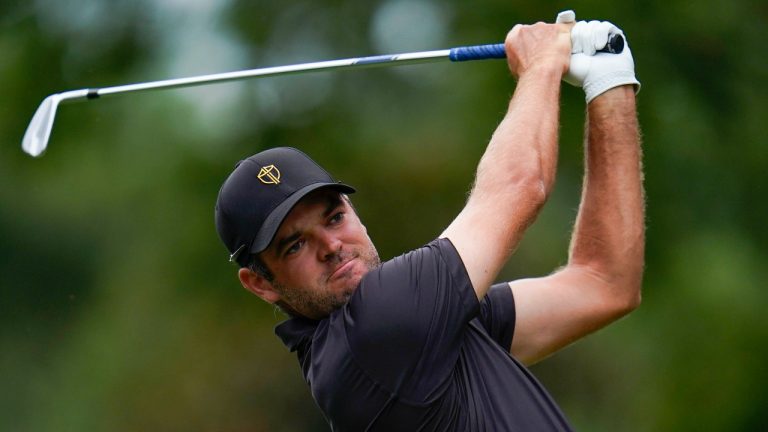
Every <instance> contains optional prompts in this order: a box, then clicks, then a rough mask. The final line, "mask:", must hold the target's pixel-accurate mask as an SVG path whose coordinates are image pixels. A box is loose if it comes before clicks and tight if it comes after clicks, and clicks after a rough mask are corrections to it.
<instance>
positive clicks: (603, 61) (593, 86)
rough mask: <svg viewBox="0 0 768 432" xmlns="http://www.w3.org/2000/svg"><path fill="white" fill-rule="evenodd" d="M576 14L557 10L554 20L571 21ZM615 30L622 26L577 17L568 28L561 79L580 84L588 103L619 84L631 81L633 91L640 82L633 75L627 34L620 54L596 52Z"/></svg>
mask: <svg viewBox="0 0 768 432" xmlns="http://www.w3.org/2000/svg"><path fill="white" fill-rule="evenodd" d="M575 18H576V17H575V14H573V13H572V12H571V13H570V14H565V13H560V14H559V15H558V17H557V22H558V23H561V22H564V23H565V22H573V20H575ZM614 34H620V35H622V36H624V33H623V32H622V31H621V29H619V28H618V27H616V26H615V25H613V24H611V23H610V22H607V21H589V22H586V21H579V22H577V23H576V25H574V26H573V29H571V64H570V67H569V68H568V73H567V74H566V76H565V77H564V78H563V79H564V80H565V82H567V83H569V84H571V85H574V86H576V87H582V88H583V89H584V93H585V95H586V100H587V103H589V102H591V101H592V99H594V98H595V97H597V96H598V95H600V94H602V93H604V92H606V91H608V90H610V89H612V88H614V87H618V86H621V85H626V84H633V85H634V86H635V91H636V92H638V91H640V82H639V81H638V80H637V78H635V62H634V60H633V59H632V51H631V50H630V49H629V44H628V43H627V41H626V37H625V38H624V50H623V51H622V52H621V53H620V54H609V53H601V52H597V51H598V50H600V49H602V48H604V47H605V45H606V44H607V43H608V38H609V37H610V36H612V35H614Z"/></svg>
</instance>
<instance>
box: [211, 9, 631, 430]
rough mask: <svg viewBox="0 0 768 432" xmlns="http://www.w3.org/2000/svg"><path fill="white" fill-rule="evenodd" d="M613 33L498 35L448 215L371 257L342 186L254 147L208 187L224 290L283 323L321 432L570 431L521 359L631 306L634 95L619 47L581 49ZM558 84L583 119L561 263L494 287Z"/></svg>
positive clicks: (515, 233) (551, 167)
mask: <svg viewBox="0 0 768 432" xmlns="http://www.w3.org/2000/svg"><path fill="white" fill-rule="evenodd" d="M620 33H621V31H620V30H619V29H617V28H616V27H615V26H613V25H612V24H610V23H607V22H597V21H592V22H588V23H587V22H579V23H577V24H576V25H575V26H573V24H562V23H556V24H544V23H537V24H534V25H530V26H523V25H518V26H515V27H514V28H513V29H512V30H511V31H510V32H509V34H508V36H507V38H506V41H505V49H506V54H507V58H508V65H509V70H510V71H511V72H512V74H513V75H514V76H515V77H516V78H517V85H516V88H515V92H514V95H513V97H512V100H511V102H510V104H509V110H508V111H507V113H506V115H505V116H504V118H503V120H502V121H501V123H500V125H499V126H498V128H497V129H496V131H495V133H494V134H493V137H492V138H491V140H490V143H489V144H488V147H487V149H486V151H485V154H484V155H483V157H482V159H481V160H480V162H479V165H478V167H477V174H476V178H475V182H474V185H473V186H472V189H471V193H470V195H469V198H468V199H467V203H466V206H465V207H464V208H463V210H462V211H461V212H460V213H459V214H458V215H457V216H456V218H455V219H454V220H453V221H452V222H451V223H450V225H449V226H448V227H447V228H446V229H445V230H444V231H443V232H442V234H439V236H438V237H437V238H436V239H435V240H434V241H432V242H430V243H429V244H427V245H425V246H423V247H420V248H417V249H415V250H413V251H410V252H408V253H405V254H403V255H401V256H399V257H396V258H394V259H391V260H389V261H386V262H383V263H382V262H380V261H379V257H378V254H377V252H376V248H375V247H374V245H373V244H372V242H371V240H370V238H369V237H368V235H367V233H366V228H365V225H363V223H362V222H361V221H360V219H359V218H358V216H357V214H356V212H355V209H354V207H353V206H352V204H351V202H350V198H349V195H350V194H352V193H353V192H355V189H353V188H352V187H351V186H349V185H347V184H344V183H340V182H337V181H336V180H334V179H333V178H332V176H331V175H330V174H328V173H327V172H326V171H325V170H324V169H323V168H321V167H320V166H319V165H317V164H316V163H315V162H314V161H312V160H311V159H310V158H309V157H307V156H306V155H305V154H303V153H301V152H300V151H298V150H295V149H291V148H274V149H270V150H266V151H263V152H261V153H259V154H256V155H254V156H251V157H249V158H247V159H245V160H243V161H241V162H240V163H239V164H238V165H237V167H236V168H235V170H234V171H233V172H232V174H231V175H230V176H229V178H228V179H227V180H226V182H225V183H224V185H223V186H222V188H221V190H220V192H219V196H218V200H217V205H216V226H217V230H218V232H219V235H220V237H221V239H222V240H223V242H224V244H225V245H226V246H227V248H228V250H229V252H230V254H231V256H230V258H231V260H233V261H236V262H237V263H238V264H239V265H240V269H239V272H238V276H239V279H240V282H241V283H242V285H243V286H244V287H245V288H246V289H248V290H249V291H251V292H253V293H254V294H256V295H257V296H259V297H260V298H262V299H263V300H265V301H267V302H268V303H271V304H275V305H277V306H279V307H280V308H281V309H282V310H283V311H284V312H285V313H286V314H287V315H288V316H289V318H288V319H287V321H285V322H283V323H281V324H279V325H278V326H277V328H276V330H275V331H276V333H277V335H278V336H279V337H280V338H281V339H282V341H283V342H284V343H285V345H286V346H287V347H288V349H290V350H291V351H295V352H296V353H297V356H298V360H299V364H300V366H301V368H302V371H303V374H304V377H305V379H306V381H307V383H308V385H309V388H310V390H311V392H312V396H313V397H314V399H315V401H316V402H317V404H318V406H319V407H320V409H321V410H322V413H323V415H324V416H325V418H326V420H327V421H328V423H329V424H330V426H331V429H333V430H336V431H417V430H419V431H441V432H443V431H461V432H465V431H512V430H521V431H534V430H536V431H539V430H570V426H569V424H568V420H567V419H566V418H565V416H564V415H563V413H562V412H561V410H560V409H559V408H558V406H557V405H556V403H555V402H554V401H553V399H552V398H551V397H550V395H549V394H548V393H547V391H546V390H545V389H544V388H543V387H542V385H541V384H540V383H539V382H538V381H537V380H536V378H534V377H533V376H532V375H531V373H530V372H529V371H528V370H527V369H526V367H525V365H530V364H532V363H535V362H537V361H539V360H541V359H542V358H544V357H546V356H548V355H550V354H552V353H553V352H555V351H557V350H559V349H560V348H562V347H564V346H566V345H568V344H570V343H572V342H574V341H575V340H577V339H579V338H581V337H583V336H585V335H586V334H588V333H590V332H593V331H595V330H597V329H599V328H601V327H603V326H605V325H606V324H608V323H610V322H612V321H614V320H616V319H618V318H619V317H621V316H623V315H625V314H627V313H628V312H629V311H631V310H633V309H634V308H636V307H637V306H638V304H639V303H640V287H641V280H642V272H643V249H644V220H643V219H644V216H643V214H644V208H643V207H644V203H643V190H642V173H641V151H640V145H639V140H638V126H637V120H636V114H635V92H636V90H637V88H639V83H638V81H637V80H636V79H635V74H634V63H633V60H632V56H631V53H630V51H629V47H628V46H627V47H626V48H625V50H624V51H623V52H622V53H621V54H618V55H613V54H603V53H597V54H596V53H595V50H596V49H599V48H601V47H602V46H603V45H605V40H606V38H607V37H608V35H610V34H620ZM601 44H602V45H601ZM563 79H567V80H568V82H571V83H574V84H576V85H579V86H581V87H583V88H584V90H585V93H586V99H587V117H588V120H587V125H586V131H585V135H586V139H585V155H586V166H585V168H586V169H585V171H586V173H585V180H584V185H583V194H582V198H581V203H580V207H579V211H578V216H577V219H576V222H575V226H574V229H573V235H572V240H571V246H570V253H569V258H568V263H567V264H566V265H565V266H564V267H563V268H561V269H559V270H557V271H555V272H554V273H552V274H551V275H549V276H546V277H542V278H536V279H525V280H516V281H512V282H508V283H499V284H495V285H494V280H495V278H496V277H497V275H498V273H499V271H500V270H501V268H502V266H503V265H504V263H505V262H506V261H507V259H508V258H509V257H510V255H511V253H512V251H514V249H515V248H516V247H517V245H518V243H519V242H520V240H521V238H522V236H523V233H524V232H525V230H526V229H527V228H528V227H529V226H530V225H531V223H533V221H534V219H535V218H536V216H537V214H538V213H539V211H540V210H541V208H542V206H543V205H544V203H545V202H546V200H547V197H548V195H549V193H550V191H551V190H552V186H553V183H554V180H555V171H556V165H557V143H558V123H559V120H558V115H559V98H560V83H561V81H562V80H563ZM457 193H463V191H457ZM436 234H437V233H436Z"/></svg>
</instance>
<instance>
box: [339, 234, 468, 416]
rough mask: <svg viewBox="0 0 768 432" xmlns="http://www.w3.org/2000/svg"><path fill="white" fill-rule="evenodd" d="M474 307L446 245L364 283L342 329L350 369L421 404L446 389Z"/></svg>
mask: <svg viewBox="0 0 768 432" xmlns="http://www.w3.org/2000/svg"><path fill="white" fill-rule="evenodd" d="M479 307H480V303H479V302H478V301H477V296H476V294H475V291H474V289H473V288H472V284H471V282H470V280H469V276H468V274H467V271H466V269H465V267H464V263H463V262H462V261H461V258H460V257H459V254H458V252H457V251H456V249H455V248H454V246H453V244H452V243H451V242H450V240H448V239H446V238H443V239H438V240H435V241H433V242H431V243H430V244H428V245H426V246H424V247H422V248H419V249H416V250H414V251H412V252H410V253H407V254H405V255H402V256H400V257H397V258H394V259H392V260H391V261H387V262H385V263H384V264H382V265H381V266H380V267H379V268H378V269H376V270H373V271H371V272H369V273H368V274H367V275H366V276H365V277H363V279H362V281H361V283H360V286H359V288H358V289H357V291H356V292H355V294H354V295H353V296H352V298H351V299H350V301H349V302H348V303H347V305H346V306H345V307H344V310H343V312H344V325H345V330H346V335H347V340H348V343H349V346H350V350H351V351H352V355H353V357H354V359H355V361H356V362H358V364H359V366H360V367H361V368H362V369H363V370H364V371H365V372H366V373H367V374H369V376H370V377H371V378H372V379H374V380H375V381H376V382H377V383H379V384H380V385H382V386H383V387H385V388H386V389H387V390H388V391H390V392H392V393H394V394H397V395H399V396H400V397H403V398H405V399H410V400H413V401H425V400H427V399H428V398H429V397H430V396H431V395H433V394H434V392H437V391H439V388H440V387H441V386H442V385H444V384H446V383H447V379H448V377H449V376H450V374H451V371H452V370H453V367H454V366H455V364H456V361H457V359H458V355H459V351H460V349H461V345H462V341H463V338H464V332H466V331H467V328H468V326H467V324H468V323H469V321H471V320H472V319H473V318H475V317H477V315H478V314H479Z"/></svg>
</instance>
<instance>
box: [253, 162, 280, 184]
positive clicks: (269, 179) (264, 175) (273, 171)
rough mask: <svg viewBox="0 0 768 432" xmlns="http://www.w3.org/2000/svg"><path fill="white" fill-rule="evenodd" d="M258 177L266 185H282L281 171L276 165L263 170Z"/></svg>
mask: <svg viewBox="0 0 768 432" xmlns="http://www.w3.org/2000/svg"><path fill="white" fill-rule="evenodd" d="M256 177H258V179H259V180H261V182H262V183H264V184H280V170H279V169H277V167H276V166H274V165H269V166H265V167H263V168H261V169H260V170H259V175H258V176H256Z"/></svg>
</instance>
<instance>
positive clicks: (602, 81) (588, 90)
mask: <svg viewBox="0 0 768 432" xmlns="http://www.w3.org/2000/svg"><path fill="white" fill-rule="evenodd" d="M627 84H633V85H634V86H635V94H637V93H639V92H640V81H638V80H637V78H635V73H634V72H633V71H629V70H618V71H613V72H611V73H609V74H607V75H603V76H601V77H600V78H599V79H598V80H596V81H594V82H589V83H584V93H585V94H586V99H587V103H590V102H592V99H594V98H596V97H597V96H599V95H601V94H603V93H605V92H606V91H608V90H610V89H612V88H614V87H618V86H621V85H627Z"/></svg>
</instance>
